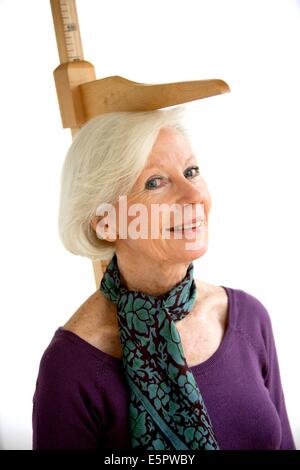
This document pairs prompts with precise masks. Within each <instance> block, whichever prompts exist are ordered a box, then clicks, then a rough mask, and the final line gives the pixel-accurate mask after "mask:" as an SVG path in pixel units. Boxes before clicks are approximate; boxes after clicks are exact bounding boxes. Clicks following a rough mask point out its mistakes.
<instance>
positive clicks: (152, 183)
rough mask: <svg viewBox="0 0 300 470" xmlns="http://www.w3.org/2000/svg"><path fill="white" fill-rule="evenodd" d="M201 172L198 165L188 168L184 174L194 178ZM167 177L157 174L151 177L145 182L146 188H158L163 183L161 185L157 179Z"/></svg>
mask: <svg viewBox="0 0 300 470" xmlns="http://www.w3.org/2000/svg"><path fill="white" fill-rule="evenodd" d="M199 174H200V169H199V167H198V166H192V167H190V168H188V169H187V170H185V172H184V175H185V176H186V177H187V178H193V177H194V176H197V175H199ZM163 179H165V178H163V177H161V176H156V177H155V178H151V179H150V180H148V181H147V182H146V183H145V189H157V188H159V187H161V185H160V186H159V185H158V183H157V181H161V180H163Z"/></svg>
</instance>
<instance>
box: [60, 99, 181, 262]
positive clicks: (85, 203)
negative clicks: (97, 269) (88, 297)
mask: <svg viewBox="0 0 300 470" xmlns="http://www.w3.org/2000/svg"><path fill="white" fill-rule="evenodd" d="M184 112H185V108H184V107H182V106H177V107H173V108H167V109H158V110H154V111H137V112H125V111H122V112H113V113H106V114H102V115H99V116H96V117H95V118H93V119H91V120H90V121H88V122H87V123H86V124H85V125H84V126H83V127H82V128H81V129H80V131H79V132H78V133H77V134H76V136H75V138H74V140H73V142H72V144H71V146H70V148H69V150H68V152H67V154H66V157H65V161H64V164H63V167H62V172H61V180H60V184H61V188H60V202H59V217H58V231H59V236H60V239H61V241H62V243H63V245H64V247H65V248H66V249H67V250H68V251H70V252H71V253H73V254H75V255H80V256H85V257H88V258H90V259H91V260H92V261H98V260H104V259H111V258H112V256H113V255H114V253H115V245H114V243H113V242H109V241H106V240H100V239H99V238H98V237H97V235H96V233H95V231H94V229H93V228H92V226H91V219H92V218H93V217H94V216H95V215H96V209H97V207H98V206H99V205H100V204H103V203H109V204H115V203H116V202H117V201H118V199H119V196H120V195H126V194H128V193H129V192H130V190H131V188H132V187H133V185H134V184H135V182H136V180H137V178H138V176H139V175H140V173H141V172H142V170H143V168H144V166H145V164H146V161H147V158H148V156H149V154H150V152H151V149H152V147H153V145H154V143H155V141H156V139H157V136H158V134H159V131H160V129H161V128H163V127H175V128H176V129H178V130H180V131H181V132H182V133H183V134H184V135H186V136H188V131H187V129H186V127H185V125H184V124H183V120H182V118H183V116H184Z"/></svg>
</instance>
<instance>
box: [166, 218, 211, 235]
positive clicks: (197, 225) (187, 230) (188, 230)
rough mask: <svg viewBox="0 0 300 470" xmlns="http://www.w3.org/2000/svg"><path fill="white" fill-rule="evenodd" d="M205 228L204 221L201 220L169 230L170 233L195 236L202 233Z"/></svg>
mask: <svg viewBox="0 0 300 470" xmlns="http://www.w3.org/2000/svg"><path fill="white" fill-rule="evenodd" d="M203 226H204V219H200V220H198V221H197V222H194V223H191V224H184V225H176V226H175V227H171V228H169V231H170V232H177V233H184V234H193V233H197V232H200V231H201V230H202V228H203Z"/></svg>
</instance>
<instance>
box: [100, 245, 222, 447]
mask: <svg viewBox="0 0 300 470" xmlns="http://www.w3.org/2000/svg"><path fill="white" fill-rule="evenodd" d="M99 289H100V290H101V291H102V292H103V293H104V295H105V296H106V297H107V298H108V299H109V300H110V301H112V302H114V303H116V304H117V312H118V325H119V332H120V341H121V346H122V350H123V358H122V361H123V366H124V371H125V376H126V379H127V382H128V384H129V387H130V402H129V423H130V432H131V443H132V448H138V447H139V448H142V449H145V450H161V449H166V450H172V449H179V450H190V449H192V450H197V449H202V450H206V449H207V450H219V446H218V443H217V441H216V438H215V435H214V432H213V429H212V424H211V422H210V419H209V416H208V412H207V409H206V407H205V404H204V401H203V399H202V396H201V393H200V391H199V388H198V385H197V383H196V381H195V378H194V376H193V374H192V372H191V370H190V369H189V367H188V365H187V362H186V359H185V357H184V353H183V349H182V345H181V339H180V335H179V333H178V330H177V328H176V325H175V322H176V321H177V320H180V319H182V318H184V317H185V315H186V314H187V313H188V312H190V311H191V310H192V307H193V305H194V303H195V300H196V284H195V281H194V278H193V263H191V264H190V265H189V267H188V269H187V272H186V275H185V277H184V278H183V279H182V281H181V282H180V283H178V284H177V285H176V286H175V287H173V288H172V289H171V290H170V291H169V292H167V293H166V294H164V295H162V296H160V297H154V296H152V295H148V294H145V293H144V292H138V291H129V290H128V289H127V288H126V287H125V286H124V285H123V283H122V282H121V279H120V271H119V268H118V263H117V257H116V254H114V256H113V258H112V259H111V261H110V263H109V264H108V266H107V268H106V271H105V273H104V275H103V277H102V280H101V284H100V287H99Z"/></svg>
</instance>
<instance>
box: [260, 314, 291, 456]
mask: <svg viewBox="0 0 300 470" xmlns="http://www.w3.org/2000/svg"><path fill="white" fill-rule="evenodd" d="M263 310H264V313H265V315H264V328H263V336H264V343H265V351H266V364H265V368H264V381H265V386H266V387H267V389H268V390H269V393H270V397H271V400H272V402H273V403H274V405H275V407H276V410H277V412H278V415H279V418H280V421H281V431H282V438H281V445H280V449H279V450H295V449H296V446H295V442H294V439H293V435H292V431H291V427H290V423H289V418H288V414H287V409H286V404H285V398H284V392H283V388H282V383H281V376H280V368H279V363H278V357H277V351H276V345H275V339H274V334H273V328H272V323H271V319H270V316H269V314H268V312H267V310H266V309H265V308H264V307H263Z"/></svg>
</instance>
